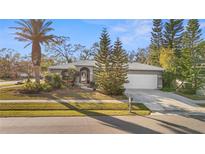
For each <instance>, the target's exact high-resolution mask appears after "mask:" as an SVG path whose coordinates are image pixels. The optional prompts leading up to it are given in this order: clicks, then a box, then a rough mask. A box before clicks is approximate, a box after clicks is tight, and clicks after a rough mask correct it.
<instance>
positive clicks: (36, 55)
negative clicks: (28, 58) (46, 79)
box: [32, 41, 41, 84]
mask: <svg viewBox="0 0 205 154" xmlns="http://www.w3.org/2000/svg"><path fill="white" fill-rule="evenodd" d="M32 63H33V68H34V75H35V80H36V82H37V83H38V84H40V65H41V47H40V43H39V42H38V41H33V44H32Z"/></svg>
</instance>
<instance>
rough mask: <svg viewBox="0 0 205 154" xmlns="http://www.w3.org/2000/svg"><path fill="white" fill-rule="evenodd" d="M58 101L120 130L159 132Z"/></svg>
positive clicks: (136, 132)
mask: <svg viewBox="0 0 205 154" xmlns="http://www.w3.org/2000/svg"><path fill="white" fill-rule="evenodd" d="M58 103H60V104H62V105H64V106H66V107H67V108H69V109H70V108H72V109H73V110H75V111H77V112H80V113H82V114H85V115H87V116H89V117H91V118H94V119H96V120H99V121H101V122H103V125H106V126H109V127H112V128H116V129H118V130H122V131H125V132H127V133H133V134H159V133H160V132H157V131H155V130H152V129H149V128H146V127H143V126H140V125H137V124H134V123H131V122H128V121H124V120H121V119H118V118H115V117H112V116H108V115H106V114H102V113H97V112H94V111H91V110H79V109H77V108H76V107H75V106H72V105H71V104H69V103H66V102H62V101H58ZM94 115H95V116H94ZM96 115H97V116H96Z"/></svg>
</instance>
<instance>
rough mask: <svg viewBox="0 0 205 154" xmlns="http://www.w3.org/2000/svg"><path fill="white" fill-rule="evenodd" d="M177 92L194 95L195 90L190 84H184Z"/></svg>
mask: <svg viewBox="0 0 205 154" xmlns="http://www.w3.org/2000/svg"><path fill="white" fill-rule="evenodd" d="M179 92H182V93H184V94H196V90H195V89H194V88H193V87H192V84H191V83H188V82H187V83H184V84H183V86H182V88H180V89H179Z"/></svg>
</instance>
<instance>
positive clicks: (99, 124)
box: [0, 113, 205, 134]
mask: <svg viewBox="0 0 205 154" xmlns="http://www.w3.org/2000/svg"><path fill="white" fill-rule="evenodd" d="M0 133H12V134H13V133H20V134H22V133H23V134H25V133H26V134H31V133H32V134H33V133H34V134H35V133H38V134H39V133H40V134H42V133H43V134H121V133H123V134H124V133H131V134H161V133H166V134H167V133H168V134H170V133H171V134H199V133H205V116H201V115H194V116H188V115H187V116H184V115H175V114H162V113H159V114H157V113H155V114H153V115H149V116H91V117H89V116H86V117H35V118H31V117H30V118H29V117H25V118H24V117H23V118H0Z"/></svg>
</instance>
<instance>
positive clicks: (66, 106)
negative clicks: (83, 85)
mask: <svg viewBox="0 0 205 154" xmlns="http://www.w3.org/2000/svg"><path fill="white" fill-rule="evenodd" d="M150 113H151V111H150V110H149V109H148V108H147V107H146V106H144V105H143V104H139V103H138V104H133V106H132V113H129V112H128V105H127V104H126V103H89V102H88V103H74V102H73V103H63V104H62V103H0V117H42V116H43V117H44V116H46V117H48V116H112V115H113V116H114V115H118V116H123V115H135V114H137V115H149V114H150Z"/></svg>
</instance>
